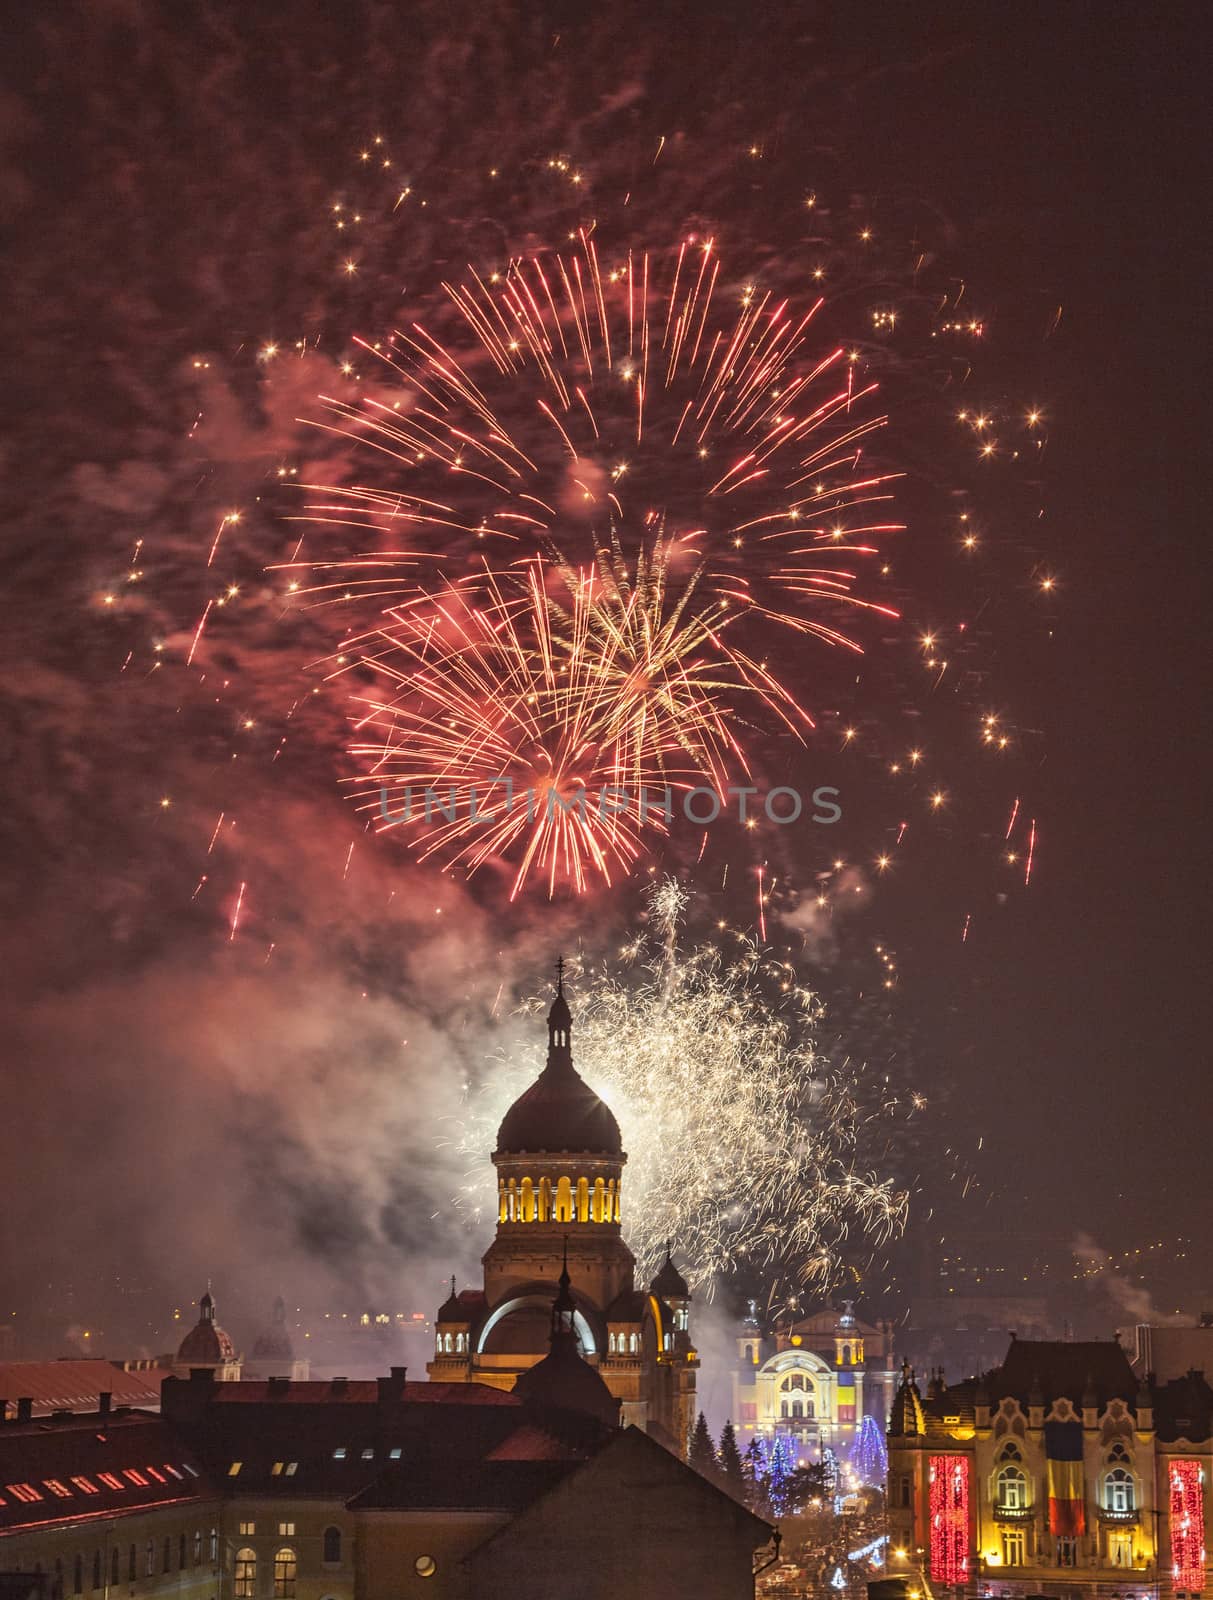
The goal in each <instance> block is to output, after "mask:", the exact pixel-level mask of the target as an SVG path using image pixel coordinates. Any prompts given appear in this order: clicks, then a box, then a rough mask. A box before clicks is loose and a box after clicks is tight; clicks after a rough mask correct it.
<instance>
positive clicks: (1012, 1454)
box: [999, 1444, 1023, 1461]
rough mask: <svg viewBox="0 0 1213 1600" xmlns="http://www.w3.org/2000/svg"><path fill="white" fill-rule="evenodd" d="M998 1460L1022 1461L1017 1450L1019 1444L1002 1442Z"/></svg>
mask: <svg viewBox="0 0 1213 1600" xmlns="http://www.w3.org/2000/svg"><path fill="white" fill-rule="evenodd" d="M999 1460H1000V1461H1022V1460H1023V1456H1022V1455H1021V1454H1020V1452H1019V1446H1018V1445H1017V1444H1004V1445H1003V1447H1002V1455H1001V1456H1000V1457H999Z"/></svg>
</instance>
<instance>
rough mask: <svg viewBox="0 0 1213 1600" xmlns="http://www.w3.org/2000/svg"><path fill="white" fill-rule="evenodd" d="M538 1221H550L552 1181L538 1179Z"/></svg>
mask: <svg viewBox="0 0 1213 1600" xmlns="http://www.w3.org/2000/svg"><path fill="white" fill-rule="evenodd" d="M539 1220H540V1222H550V1221H551V1220H552V1180H551V1179H550V1178H540V1180H539Z"/></svg>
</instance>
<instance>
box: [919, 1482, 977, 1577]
mask: <svg viewBox="0 0 1213 1600" xmlns="http://www.w3.org/2000/svg"><path fill="white" fill-rule="evenodd" d="M929 1481H930V1490H929V1512H930V1519H931V1526H930V1558H931V1581H932V1583H941V1584H945V1585H947V1586H948V1587H949V1588H958V1587H962V1586H963V1585H964V1584H966V1583H968V1581H969V1458H968V1456H932V1457H931V1458H930V1480H929Z"/></svg>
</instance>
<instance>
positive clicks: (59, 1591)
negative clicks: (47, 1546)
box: [54, 1556, 63, 1600]
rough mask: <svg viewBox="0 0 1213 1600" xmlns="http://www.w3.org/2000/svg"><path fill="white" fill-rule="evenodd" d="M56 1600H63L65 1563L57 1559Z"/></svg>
mask: <svg viewBox="0 0 1213 1600" xmlns="http://www.w3.org/2000/svg"><path fill="white" fill-rule="evenodd" d="M54 1600H63V1562H62V1561H61V1560H60V1559H59V1558H58V1556H56V1558H55V1586H54Z"/></svg>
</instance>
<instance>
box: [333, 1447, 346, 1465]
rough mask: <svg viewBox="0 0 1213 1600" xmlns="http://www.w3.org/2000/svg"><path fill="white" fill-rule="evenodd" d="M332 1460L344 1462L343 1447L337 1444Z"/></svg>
mask: <svg viewBox="0 0 1213 1600" xmlns="http://www.w3.org/2000/svg"><path fill="white" fill-rule="evenodd" d="M333 1460H334V1461H344V1460H345V1446H344V1445H343V1444H339V1445H338V1446H337V1448H336V1449H335V1450H334V1451H333Z"/></svg>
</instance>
